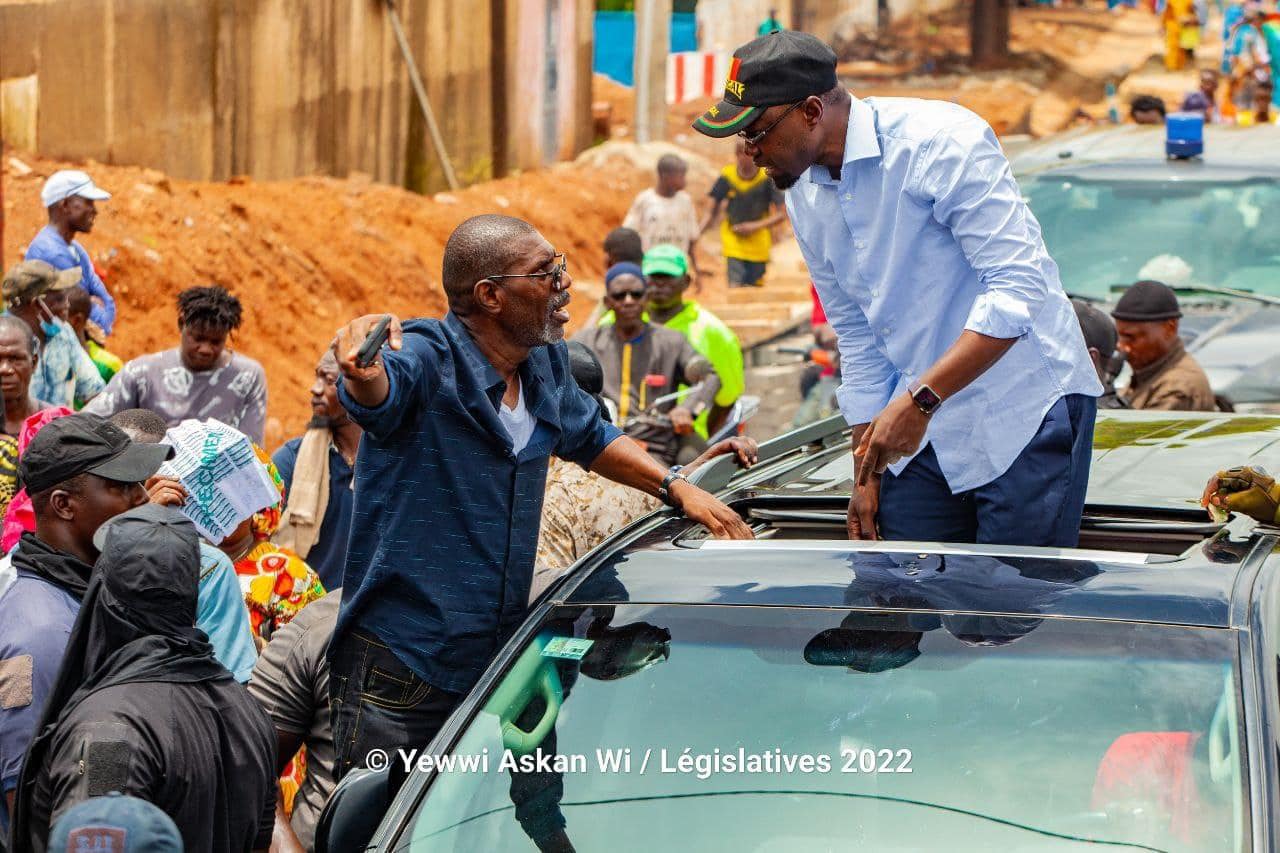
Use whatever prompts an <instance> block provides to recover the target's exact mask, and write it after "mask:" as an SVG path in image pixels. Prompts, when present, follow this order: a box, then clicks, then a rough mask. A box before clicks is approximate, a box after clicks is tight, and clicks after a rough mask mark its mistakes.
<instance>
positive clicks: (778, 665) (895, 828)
mask: <svg viewBox="0 0 1280 853" xmlns="http://www.w3.org/2000/svg"><path fill="white" fill-rule="evenodd" d="M554 616H555V618H554V620H553V621H551V622H548V623H547V625H546V626H545V628H544V630H542V631H541V632H540V633H539V635H538V637H537V639H535V640H534V641H533V642H532V643H531V644H530V645H529V646H528V647H527V648H526V649H525V650H524V652H523V653H522V656H521V658H520V662H519V663H517V664H516V665H515V666H514V667H513V668H512V669H511V670H510V671H509V672H508V674H507V675H506V677H505V678H503V679H502V680H501V682H500V683H499V685H498V687H497V689H496V690H495V692H494V693H493V694H492V695H491V696H490V697H489V698H488V699H487V701H486V702H485V704H484V709H483V710H482V711H480V712H479V713H478V714H477V716H476V717H475V718H474V719H473V720H472V721H471V723H470V724H469V725H468V726H467V727H466V729H465V731H464V733H463V734H462V736H461V738H460V741H459V742H458V744H457V746H456V748H455V750H454V752H453V753H452V755H451V756H449V757H448V758H449V760H450V761H453V762H461V763H455V764H453V765H452V767H451V769H449V770H447V771H445V772H441V773H440V774H439V775H437V776H436V777H435V779H434V781H433V783H432V784H431V786H430V787H429V788H428V789H427V792H426V795H425V796H423V797H422V799H421V800H420V801H419V803H418V805H417V809H416V811H415V812H414V814H413V816H412V818H411V820H410V822H409V823H408V825H407V826H406V828H405V831H404V832H403V833H402V834H401V836H400V837H399V839H398V843H397V845H396V846H395V848H394V849H396V850H409V851H415V853H416V852H417V851H475V850H486V851H503V850H513V851H514V850H521V851H524V850H529V849H533V847H532V845H531V839H534V840H535V841H536V840H542V841H544V842H545V840H546V839H547V838H549V837H552V836H555V835H556V834H557V833H563V837H562V838H561V840H564V839H565V838H567V841H568V843H571V844H572V845H573V846H574V848H575V849H577V850H580V851H588V850H609V851H615V850H693V849H698V850H756V851H792V850H812V849H867V850H940V849H947V850H975V851H979V850H981V851H986V850H1020V851H1032V850H1050V851H1061V850H1074V849H1081V850H1083V849H1086V848H1087V849H1095V848H1096V846H1097V844H1098V843H1100V842H1106V843H1108V844H1121V845H1123V846H1121V847H1120V848H1118V849H1126V848H1128V849H1146V850H1179V851H1181V850H1215V851H1217V850H1232V849H1240V848H1241V845H1242V837H1241V833H1242V832H1243V829H1242V827H1244V826H1245V825H1246V824H1245V820H1246V810H1245V807H1244V800H1243V799H1242V796H1241V794H1242V786H1243V784H1244V783H1243V782H1242V779H1243V778H1244V777H1243V775H1242V772H1241V766H1240V765H1241V759H1240V749H1239V743H1240V737H1239V732H1238V722H1237V720H1238V717H1237V696H1238V690H1237V688H1236V686H1235V673H1234V665H1233V653H1232V649H1233V647H1234V643H1233V635H1232V634H1231V632H1229V631H1225V630H1215V629H1200V628H1171V627H1166V626H1155V625H1146V624H1120V623H1109V622H1102V621H1092V620H1068V619H1043V620H1039V619H1025V618H1009V617H994V616H985V617H979V616H965V615H950V614H949V615H944V616H938V615H933V614H918V613H901V612H898V613H892V612H885V613H875V612H867V611H833V610H804V609H792V608H781V607H732V608H731V607H718V606H684V607H680V606H641V605H622V606H618V607H616V608H607V609H592V608H562V609H560V610H558V611H556V612H555V614H554ZM566 637H571V638H573V639H572V640H568V641H566V640H565V638H566ZM548 655H560V657H552V656H548ZM575 656H580V659H574V658H575ZM508 750H514V751H511V752H509V751H508ZM530 751H531V752H530ZM527 755H532V756H534V758H533V759H529V758H527V757H526V758H523V759H522V758H521V756H527ZM539 755H540V756H541V758H542V761H543V763H542V766H528V767H526V768H525V770H527V771H528V772H519V771H517V772H510V767H509V766H508V767H506V768H504V766H503V760H504V758H505V757H507V756H512V757H511V758H507V759H506V761H507V764H508V765H510V764H511V763H512V762H516V763H517V764H518V762H520V761H521V760H525V761H529V760H535V761H536V759H537V757H538V756H539ZM466 762H471V763H470V764H469V765H468V764H466ZM1109 849H1110V848H1109Z"/></svg>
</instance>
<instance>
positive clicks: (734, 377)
mask: <svg viewBox="0 0 1280 853" xmlns="http://www.w3.org/2000/svg"><path fill="white" fill-rule="evenodd" d="M641 269H642V270H643V271H644V275H645V278H647V279H648V281H649V311H648V317H649V319H650V320H651V321H653V322H655V323H661V324H662V325H664V326H666V327H667V328H668V329H674V330H675V331H677V332H679V333H680V334H682V335H684V336H685V338H687V339H688V341H689V343H690V344H691V345H692V346H693V348H694V350H695V351H696V352H698V353H699V354H700V355H702V356H703V357H704V358H706V359H707V361H709V362H711V366H712V368H714V369H715V372H716V375H717V376H719V377H720V390H719V391H718V392H716V398H715V403H714V404H713V405H712V407H711V408H710V409H709V410H707V411H705V412H703V413H702V414H701V415H699V416H698V417H697V418H695V419H694V422H693V427H694V430H695V431H696V432H697V433H698V435H700V436H701V437H702V438H704V439H705V438H706V437H707V436H708V435H709V434H710V433H711V432H714V431H715V430H717V429H719V428H720V426H721V424H722V423H723V422H724V419H725V416H726V415H727V414H728V413H729V408H730V407H731V406H732V405H733V404H734V403H735V402H737V399H738V398H739V397H740V396H742V391H743V389H744V388H745V387H746V382H745V379H744V377H743V370H742V346H741V345H740V344H739V343H738V337H737V335H735V334H734V333H733V330H732V329H730V328H729V327H728V326H726V325H725V323H724V321H723V320H721V319H720V318H719V317H717V316H716V315H715V314H712V313H711V312H710V311H708V310H707V309H706V308H703V307H702V306H701V305H699V304H698V303H697V302H696V301H694V300H692V299H685V297H684V293H685V291H686V290H688V289H689V283H690V281H691V279H690V278H689V256H688V255H686V254H685V253H684V251H682V250H681V249H680V248H678V247H676V246H672V245H668V244H661V245H657V246H654V247H653V248H652V249H650V250H649V251H647V252H645V253H644V263H643V264H642V266H641ZM613 322H614V315H613V312H612V311H611V312H609V313H608V314H605V315H604V317H603V318H601V320H600V324H601V325H609V324H612V323H613Z"/></svg>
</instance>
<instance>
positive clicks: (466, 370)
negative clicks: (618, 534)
mask: <svg viewBox="0 0 1280 853" xmlns="http://www.w3.org/2000/svg"><path fill="white" fill-rule="evenodd" d="M383 361H384V364H385V365H386V370H387V376H388V379H389V380H390V383H391V390H390V393H389V394H388V395H387V399H386V400H385V401H384V402H383V403H382V405H380V406H378V407H377V408H373V409H369V408H366V407H364V406H361V405H360V404H358V403H357V402H356V401H355V400H353V399H352V398H351V396H350V395H349V394H348V393H347V391H346V388H345V387H343V386H339V391H338V394H339V397H340V399H341V400H342V404H343V405H344V406H346V408H347V411H348V412H350V414H351V417H352V418H353V419H354V420H355V421H356V422H357V423H359V424H360V426H362V427H364V429H365V435H364V438H363V439H362V440H361V442H360V454H359V456H358V457H357V462H356V485H355V498H356V500H355V514H354V516H353V518H352V525H351V542H350V545H349V548H348V551H347V565H346V572H345V574H344V576H343V594H342V599H343V600H342V610H341V612H340V614H339V616H338V624H337V627H336V629H335V635H336V636H341V635H342V634H344V633H345V632H346V631H349V630H353V629H354V630H360V631H364V632H368V633H371V634H373V635H374V636H376V637H378V638H379V639H380V640H381V641H382V642H383V643H386V644H387V645H388V646H390V648H391V650H392V651H393V652H394V653H395V655H396V657H398V658H400V660H402V661H403V662H404V663H405V664H406V665H407V666H408V667H409V668H411V669H412V670H413V671H414V672H415V673H417V674H418V676H419V677H421V678H422V679H423V680H424V681H426V682H427V683H428V684H430V685H432V686H434V687H436V688H439V689H441V690H448V691H452V692H459V693H460V692H464V691H466V690H468V689H469V688H470V687H471V686H472V685H473V684H474V683H475V682H476V680H477V679H478V678H479V677H480V673H481V672H482V671H483V669H484V667H485V665H486V664H487V663H488V661H489V659H490V658H491V657H492V655H493V653H494V652H495V651H496V650H497V646H498V643H499V642H500V641H501V640H503V639H505V636H506V634H507V633H509V632H510V631H511V630H513V629H514V628H515V627H516V626H517V625H518V624H519V622H520V620H521V619H522V618H523V616H524V613H525V606H526V604H527V602H528V600H529V584H530V580H531V579H532V576H533V560H534V552H535V549H536V546H537V539H538V523H539V520H540V518H541V515H542V494H543V489H544V488H545V485H546V477H547V460H548V458H549V457H550V455H551V454H553V453H554V454H555V455H557V456H559V457H561V458H563V459H567V460H569V461H571V462H576V463H578V464H579V465H582V466H583V467H587V466H589V465H590V464H591V463H592V461H594V460H595V458H596V457H597V456H598V455H599V454H600V452H601V451H602V450H604V448H605V446H606V445H608V444H609V443H610V442H612V441H614V440H615V439H617V438H618V437H619V436H620V435H622V433H621V432H619V431H618V429H617V428H616V427H614V426H613V425H611V424H609V423H607V422H605V421H603V420H601V419H600V409H599V407H598V406H597V405H596V402H595V400H594V399H592V398H591V396H590V395H588V394H587V393H585V392H584V391H582V390H581V389H580V388H578V386H577V384H576V383H575V382H574V381H573V377H572V376H571V375H570V373H569V356H568V350H567V349H566V348H565V345H564V344H563V343H558V344H555V345H554V346H549V347H538V348H536V349H534V350H533V351H532V352H531V353H530V354H529V358H528V359H526V360H525V362H524V364H522V365H521V366H520V384H521V389H522V393H523V394H524V398H525V405H526V406H527V407H528V409H529V412H530V413H531V414H532V415H533V417H535V418H536V419H537V427H536V429H535V430H534V433H533V437H532V438H531V439H530V440H529V444H528V446H527V447H525V448H524V449H523V450H522V451H521V452H520V455H519V456H515V455H513V454H512V452H511V451H512V443H511V436H510V435H509V434H508V433H507V430H506V428H505V427H503V425H502V422H501V421H500V420H499V419H498V406H499V405H500V403H501V400H502V395H503V393H504V391H505V389H506V385H505V383H504V382H503V380H502V377H500V376H499V375H498V372H497V371H496V370H495V369H494V368H493V365H491V364H490V363H489V360H488V359H487V358H485V356H484V354H483V353H482V352H480V350H479V348H478V347H477V346H476V344H475V342H474V341H473V340H472V339H471V336H470V334H468V332H467V330H466V328H465V327H463V325H462V323H461V321H460V320H458V318H457V317H455V316H454V315H453V314H452V313H450V314H448V315H447V316H446V317H445V319H444V320H443V321H439V320H412V321H410V322H408V323H406V324H405V327H404V346H403V348H402V349H401V350H400V351H399V352H392V351H390V350H384V351H383Z"/></svg>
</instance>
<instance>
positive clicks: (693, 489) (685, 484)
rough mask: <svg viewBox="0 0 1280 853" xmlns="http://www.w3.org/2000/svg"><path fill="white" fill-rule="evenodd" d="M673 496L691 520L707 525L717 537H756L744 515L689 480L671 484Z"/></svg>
mask: <svg viewBox="0 0 1280 853" xmlns="http://www.w3.org/2000/svg"><path fill="white" fill-rule="evenodd" d="M671 497H672V498H673V499H674V500H675V502H676V505H677V506H678V507H679V508H680V511H681V512H683V513H684V514H685V515H686V516H688V518H689V520H690V521H696V522H698V523H699V524H701V525H702V526H704V527H706V528H707V530H709V531H711V535H712V536H714V537H715V538H717V539H755V538H756V536H755V534H754V533H752V532H751V528H750V527H748V526H747V523H746V522H745V521H743V520H742V516H740V515H738V513H736V512H734V511H733V510H732V509H730V508H729V507H727V506H725V505H724V504H723V503H721V502H720V501H719V500H717V499H716V498H715V497H714V496H713V495H711V494H709V493H707V492H704V491H703V490H702V489H699V488H698V487H697V486H695V485H693V484H692V483H690V482H689V481H687V480H683V479H680V480H676V481H675V482H673V483H672V484H671Z"/></svg>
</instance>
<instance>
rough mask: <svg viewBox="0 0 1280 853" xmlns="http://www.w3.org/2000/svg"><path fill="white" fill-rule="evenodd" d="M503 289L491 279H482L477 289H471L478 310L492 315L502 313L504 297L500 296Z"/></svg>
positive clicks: (477, 283) (478, 282) (477, 284)
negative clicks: (499, 293)
mask: <svg viewBox="0 0 1280 853" xmlns="http://www.w3.org/2000/svg"><path fill="white" fill-rule="evenodd" d="M501 289H502V288H500V287H498V285H497V283H495V282H494V281H492V280H490V279H487V278H482V279H480V280H479V281H477V282H476V284H475V287H473V288H471V298H472V300H474V301H475V304H476V308H477V309H478V310H480V311H483V312H484V313H486V314H491V315H497V314H500V313H502V297H500V296H499V295H498V291H500V290H501Z"/></svg>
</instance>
